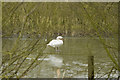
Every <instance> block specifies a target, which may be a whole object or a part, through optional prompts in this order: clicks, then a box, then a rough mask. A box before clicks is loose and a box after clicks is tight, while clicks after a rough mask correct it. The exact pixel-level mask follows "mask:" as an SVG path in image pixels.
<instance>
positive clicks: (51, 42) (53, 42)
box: [47, 40, 57, 47]
mask: <svg viewBox="0 0 120 80" xmlns="http://www.w3.org/2000/svg"><path fill="white" fill-rule="evenodd" d="M56 42H57V40H52V41H50V42H49V43H48V44H47V45H50V46H53V47H54V45H55V43H56Z"/></svg>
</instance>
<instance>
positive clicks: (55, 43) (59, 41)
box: [47, 36, 63, 51]
mask: <svg viewBox="0 0 120 80" xmlns="http://www.w3.org/2000/svg"><path fill="white" fill-rule="evenodd" d="M61 45H63V37H62V36H58V37H57V38H56V39H53V40H52V41H50V42H49V43H48V44H47V46H51V47H53V48H56V51H58V48H59V47H60V46H61Z"/></svg>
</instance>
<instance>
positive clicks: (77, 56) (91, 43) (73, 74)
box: [3, 37, 117, 78]
mask: <svg viewBox="0 0 120 80" xmlns="http://www.w3.org/2000/svg"><path fill="white" fill-rule="evenodd" d="M24 41H25V40H24V39H22V40H21V42H20V43H23V42H24ZM31 41H32V42H34V40H32V39H29V40H27V41H26V42H25V43H26V44H24V45H23V46H26V45H27V43H31ZM14 43H15V41H14V39H3V51H9V50H10V49H11V48H12V45H13V44H14ZM59 49H60V52H55V50H54V49H53V48H52V47H46V48H45V49H44V50H43V55H42V57H40V58H38V59H37V60H38V62H40V61H42V60H43V57H45V56H46V57H45V58H44V60H43V61H42V62H41V63H40V64H39V65H37V66H36V67H35V68H33V69H32V70H30V71H29V72H28V73H27V74H26V76H24V77H33V78H56V77H57V69H60V77H63V75H64V77H65V78H87V77H88V56H89V55H93V56H94V63H95V64H94V65H95V68H94V69H95V77H96V78H99V77H107V76H106V75H105V73H107V72H109V71H110V69H111V67H112V65H113V63H112V61H111V60H110V59H109V57H108V56H107V53H106V51H105V50H104V48H103V45H102V44H101V43H100V41H99V39H97V38H95V39H91V38H71V37H68V38H65V40H64V45H63V46H61V47H60V48H59ZM37 52H39V47H38V49H37V51H36V52H33V53H35V54H31V55H30V56H28V57H27V62H26V63H27V64H29V63H30V62H32V61H33V60H35V57H36V55H37V54H36V53H37ZM51 53H52V54H51ZM3 60H4V58H3ZM23 65H25V64H23ZM24 68H25V67H24ZM24 68H22V69H21V71H20V72H19V74H20V73H22V71H24ZM112 77H117V72H115V73H113V74H112Z"/></svg>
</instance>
